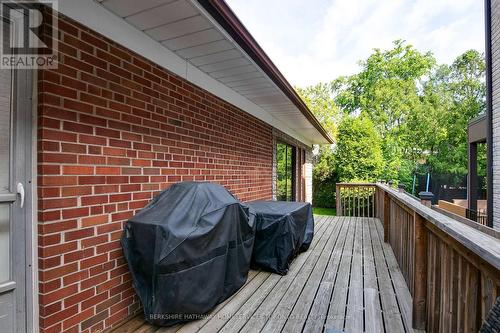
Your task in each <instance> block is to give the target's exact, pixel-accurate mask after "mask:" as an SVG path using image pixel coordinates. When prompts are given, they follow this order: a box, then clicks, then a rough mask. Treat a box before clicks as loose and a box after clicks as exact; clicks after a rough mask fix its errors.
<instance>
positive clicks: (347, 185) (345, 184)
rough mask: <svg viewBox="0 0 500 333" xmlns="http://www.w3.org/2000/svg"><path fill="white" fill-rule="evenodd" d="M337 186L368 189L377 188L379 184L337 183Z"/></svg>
mask: <svg viewBox="0 0 500 333" xmlns="http://www.w3.org/2000/svg"><path fill="white" fill-rule="evenodd" d="M337 186H344V187H349V186H368V187H376V186H377V184H375V183H337Z"/></svg>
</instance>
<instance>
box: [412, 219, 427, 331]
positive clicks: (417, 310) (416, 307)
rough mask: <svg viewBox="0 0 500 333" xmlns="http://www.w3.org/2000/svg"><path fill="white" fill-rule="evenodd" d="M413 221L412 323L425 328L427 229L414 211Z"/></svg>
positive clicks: (414, 326)
mask: <svg viewBox="0 0 500 333" xmlns="http://www.w3.org/2000/svg"><path fill="white" fill-rule="evenodd" d="M414 221H415V224H414V227H415V229H414V230H415V231H414V232H415V241H414V244H415V251H414V252H413V255H414V258H413V274H414V275H413V314H412V324H413V328H414V329H418V330H425V328H426V324H427V241H428V240H427V230H426V228H425V219H424V218H423V217H422V216H420V215H419V214H417V213H414Z"/></svg>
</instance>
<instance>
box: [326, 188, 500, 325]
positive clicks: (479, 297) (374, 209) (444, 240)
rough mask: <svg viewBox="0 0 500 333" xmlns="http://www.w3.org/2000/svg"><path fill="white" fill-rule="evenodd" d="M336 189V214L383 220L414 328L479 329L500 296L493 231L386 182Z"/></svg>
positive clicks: (499, 242)
mask: <svg viewBox="0 0 500 333" xmlns="http://www.w3.org/2000/svg"><path fill="white" fill-rule="evenodd" d="M336 192H337V215H348V216H373V217H376V218H379V219H380V220H381V221H382V223H383V226H384V241H385V242H387V243H389V244H390V246H391V247H392V249H393V251H394V255H395V257H396V259H397V262H398V264H399V267H400V269H401V272H402V274H403V276H404V278H405V280H406V284H407V286H408V289H409V291H410V294H411V295H412V300H413V309H412V322H413V327H414V328H415V329H425V330H426V331H427V332H477V331H478V330H479V328H480V327H481V324H482V322H483V320H484V318H485V317H486V315H487V313H488V312H489V310H490V309H491V307H492V306H493V304H494V301H495V299H496V298H497V297H499V296H500V239H499V238H498V237H495V236H492V235H494V233H489V234H486V233H484V232H481V231H480V230H478V229H476V228H472V227H470V226H468V225H466V224H464V223H461V222H459V221H457V220H454V219H452V218H450V217H448V216H446V215H443V214H441V213H439V212H437V211H435V210H433V209H431V208H430V207H427V206H425V205H423V204H422V203H420V202H419V201H418V200H415V199H414V198H412V197H410V196H409V195H407V194H405V193H402V192H399V191H398V190H396V189H393V188H391V187H389V186H387V185H383V184H344V183H342V184H337V190H336ZM366 193H373V194H371V195H367V194H366ZM344 194H345V195H346V196H345V197H343V195H344ZM356 194H360V195H361V197H360V198H356V197H355V196H356ZM358 205H360V206H358ZM366 207H369V208H366ZM366 213H368V215H364V214H366Z"/></svg>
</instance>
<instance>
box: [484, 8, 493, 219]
mask: <svg viewBox="0 0 500 333" xmlns="http://www.w3.org/2000/svg"><path fill="white" fill-rule="evenodd" d="M484 12H485V28H486V33H485V37H486V38H485V60H486V120H487V121H486V149H487V152H486V178H487V184H486V193H487V225H488V226H489V227H493V61H492V51H491V47H492V45H491V0H485V1H484Z"/></svg>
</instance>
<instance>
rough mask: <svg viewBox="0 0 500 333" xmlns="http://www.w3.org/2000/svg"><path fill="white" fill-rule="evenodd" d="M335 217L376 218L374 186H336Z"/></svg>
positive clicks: (343, 184)
mask: <svg viewBox="0 0 500 333" xmlns="http://www.w3.org/2000/svg"><path fill="white" fill-rule="evenodd" d="M336 191H337V193H336V194H337V203H336V209H337V215H343V216H363V217H375V216H376V212H375V210H376V201H375V191H376V186H375V185H374V184H350V183H341V184H337V188H336Z"/></svg>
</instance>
